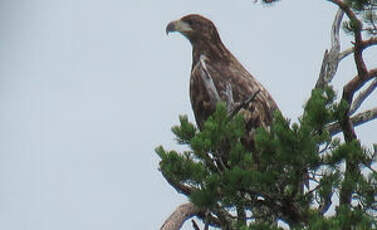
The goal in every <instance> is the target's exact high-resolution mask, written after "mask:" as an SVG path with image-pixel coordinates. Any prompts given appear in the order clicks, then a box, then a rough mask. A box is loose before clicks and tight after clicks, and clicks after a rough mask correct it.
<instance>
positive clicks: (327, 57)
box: [315, 9, 344, 88]
mask: <svg viewBox="0 0 377 230" xmlns="http://www.w3.org/2000/svg"><path fill="white" fill-rule="evenodd" d="M343 14H344V13H343V11H342V10H341V9H338V12H337V13H336V15H335V18H334V22H333V25H332V28H331V48H330V52H328V50H326V51H325V54H324V57H323V60H322V66H321V72H320V74H319V77H318V80H317V83H316V84H315V88H324V87H325V86H326V85H327V84H328V83H329V82H331V80H332V79H333V78H334V76H335V73H336V71H337V69H338V64H339V58H338V57H339V51H340V41H339V31H340V25H341V22H342V19H343Z"/></svg>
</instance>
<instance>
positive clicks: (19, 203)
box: [0, 0, 377, 230]
mask: <svg viewBox="0 0 377 230" xmlns="http://www.w3.org/2000/svg"><path fill="white" fill-rule="evenodd" d="M253 2H254V1H253V0H227V1H225V0H222V1H220V0H189V1H188V0H187V1H186V0H185V1H184V0H164V1H156V0H138V1H125V0H106V1H105V0H1V1H0V229H6V230H51V229H53V230H66V229H70V230H100V229H101V230H103V229H111V230H125V229H146V230H147V229H148V230H149V229H151V230H152V229H158V228H159V227H160V226H161V224H162V223H163V221H164V220H165V218H166V217H167V216H169V215H170V213H171V212H172V211H173V210H174V209H175V207H176V206H177V205H179V204H182V203H183V202H185V201H186V199H185V198H184V197H183V196H182V195H179V194H177V193H176V191H175V190H174V189H172V188H171V187H170V186H169V185H168V184H167V183H166V182H165V180H164V178H163V177H162V176H161V174H160V173H159V171H158V161H159V159H158V157H157V155H156V154H155V153H154V148H155V147H156V146H158V145H160V144H162V145H164V146H165V147H166V148H168V149H177V148H181V147H178V146H177V145H176V143H175V141H174V136H173V135H172V133H171V132H170V127H171V126H173V125H175V124H177V122H178V115H179V114H188V115H189V117H190V120H191V121H194V119H193V115H192V111H191V106H190V102H189V95H188V81H189V73H190V68H191V47H190V44H189V42H188V41H187V40H186V39H185V38H184V37H183V36H180V35H179V34H172V35H169V37H167V36H166V34H165V26H166V25H167V23H168V22H169V21H171V20H174V19H177V18H179V17H181V16H183V15H185V14H188V13H200V14H203V15H205V16H207V17H209V18H210V19H212V20H213V21H214V23H215V24H216V25H217V27H218V30H219V32H220V34H221V37H222V39H223V41H224V43H225V44H226V46H227V47H228V48H229V49H230V50H231V51H232V52H233V54H234V55H235V56H236V57H238V59H239V60H240V62H241V63H243V64H244V65H245V67H246V68H247V69H248V70H249V71H250V72H251V73H252V74H253V75H254V76H256V78H258V79H259V81H260V82H262V83H263V84H264V86H265V87H266V88H267V89H268V90H269V91H270V92H271V94H272V95H273V97H274V98H275V100H276V101H277V103H278V104H279V107H280V108H281V110H282V111H283V113H284V115H285V116H287V117H289V118H291V119H293V120H295V119H296V118H297V116H299V115H300V113H301V112H302V106H303V104H304V102H305V100H306V99H307V98H308V96H309V94H310V90H311V88H312V87H313V85H314V83H315V81H316V78H317V76H318V72H319V69H320V64H321V60H322V56H323V53H324V50H325V49H326V48H327V47H328V46H329V30H330V25H331V23H332V19H333V16H334V14H335V12H336V8H335V7H333V6H332V5H331V4H330V3H329V2H327V1H325V0H323V1H318V0H316V1H314V0H311V1H309V0H307V1H302V0H289V1H288V0H285V1H282V2H280V3H278V4H275V6H274V7H264V6H262V5H260V4H257V5H256V4H253ZM349 46H350V42H349V40H348V39H343V44H342V48H343V49H344V48H348V47H349ZM367 55H368V63H369V64H371V63H373V62H374V64H375V65H374V66H376V60H377V52H368V53H367ZM354 75H355V69H354V66H353V63H352V59H351V58H348V59H347V60H346V61H344V63H342V64H341V65H340V71H339V72H338V75H337V78H336V80H335V85H336V87H337V90H338V92H339V93H341V88H340V86H341V84H344V82H346V81H347V80H349V79H350V78H351V77H353V76H354ZM376 98H377V97H376V93H375V94H374V95H373V98H371V99H370V100H369V101H368V103H366V106H364V107H363V108H364V109H365V108H368V106H369V107H371V106H376ZM367 126H368V127H364V128H360V129H357V131H359V133H360V134H359V136H360V137H361V139H362V140H363V143H364V144H371V143H373V142H376V134H375V133H376V131H375V130H376V128H377V122H376V121H374V122H370V123H368V124H367ZM186 229H191V226H190V225H186Z"/></svg>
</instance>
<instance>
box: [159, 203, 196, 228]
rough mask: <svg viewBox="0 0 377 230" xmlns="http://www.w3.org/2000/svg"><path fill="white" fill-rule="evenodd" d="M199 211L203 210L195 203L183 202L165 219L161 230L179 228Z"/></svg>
mask: <svg viewBox="0 0 377 230" xmlns="http://www.w3.org/2000/svg"><path fill="white" fill-rule="evenodd" d="M199 212H201V210H200V209H199V208H198V207H196V206H195V205H194V204H193V203H186V204H182V205H180V206H178V207H177V208H176V209H175V211H174V212H173V213H172V214H171V215H170V216H169V217H168V218H167V219H166V220H165V222H164V224H163V225H162V226H161V228H160V230H179V229H180V228H181V227H182V225H183V223H184V222H185V221H186V220H187V219H189V218H191V217H193V216H195V215H197V214H199Z"/></svg>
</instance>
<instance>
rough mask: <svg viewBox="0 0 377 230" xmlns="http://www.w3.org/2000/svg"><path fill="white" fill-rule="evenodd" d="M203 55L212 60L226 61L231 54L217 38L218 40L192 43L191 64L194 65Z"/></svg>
mask: <svg viewBox="0 0 377 230" xmlns="http://www.w3.org/2000/svg"><path fill="white" fill-rule="evenodd" d="M201 55H204V56H206V58H208V59H210V60H212V61H227V59H228V58H230V57H231V56H232V55H231V54H230V52H229V51H228V49H227V48H226V47H225V46H224V44H223V43H222V42H221V40H220V39H219V40H218V41H215V42H214V41H210V40H201V41H197V42H194V43H192V59H193V62H192V64H193V65H195V64H196V63H197V62H198V61H199V59H200V56H201Z"/></svg>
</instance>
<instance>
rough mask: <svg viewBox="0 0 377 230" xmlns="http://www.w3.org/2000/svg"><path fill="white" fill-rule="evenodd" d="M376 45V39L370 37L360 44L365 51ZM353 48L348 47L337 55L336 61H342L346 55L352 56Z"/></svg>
mask: <svg viewBox="0 0 377 230" xmlns="http://www.w3.org/2000/svg"><path fill="white" fill-rule="evenodd" d="M375 45H377V37H371V38H369V39H367V40H364V41H362V42H361V46H362V47H363V48H364V49H365V48H368V47H370V46H375ZM354 50H355V48H354V47H350V48H348V49H346V50H344V51H342V52H340V53H339V55H338V61H339V62H340V61H341V60H343V58H345V57H347V56H348V55H350V54H352V53H353V52H354Z"/></svg>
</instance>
